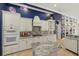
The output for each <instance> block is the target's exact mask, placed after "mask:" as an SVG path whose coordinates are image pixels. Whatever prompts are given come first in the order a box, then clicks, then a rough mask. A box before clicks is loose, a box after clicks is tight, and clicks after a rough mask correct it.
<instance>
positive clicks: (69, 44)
mask: <svg viewBox="0 0 79 59" xmlns="http://www.w3.org/2000/svg"><path fill="white" fill-rule="evenodd" d="M64 46H65V48H67V49H69V50H71V51H73V52H75V53H77V40H72V39H65V40H64Z"/></svg>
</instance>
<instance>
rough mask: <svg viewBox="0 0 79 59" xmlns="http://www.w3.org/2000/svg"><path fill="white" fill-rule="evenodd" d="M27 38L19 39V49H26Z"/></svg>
mask: <svg viewBox="0 0 79 59" xmlns="http://www.w3.org/2000/svg"><path fill="white" fill-rule="evenodd" d="M26 43H27V41H26V39H20V40H19V51H21V50H25V49H26Z"/></svg>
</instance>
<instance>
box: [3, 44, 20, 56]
mask: <svg viewBox="0 0 79 59" xmlns="http://www.w3.org/2000/svg"><path fill="white" fill-rule="evenodd" d="M17 51H19V45H12V46H6V47H3V55H7V54H11V53H14V52H17Z"/></svg>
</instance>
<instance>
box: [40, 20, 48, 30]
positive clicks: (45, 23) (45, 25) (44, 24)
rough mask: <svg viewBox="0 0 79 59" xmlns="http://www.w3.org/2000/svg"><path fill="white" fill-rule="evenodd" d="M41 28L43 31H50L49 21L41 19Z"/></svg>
mask: <svg viewBox="0 0 79 59" xmlns="http://www.w3.org/2000/svg"><path fill="white" fill-rule="evenodd" d="M41 27H42V28H41V30H42V31H48V22H47V21H41Z"/></svg>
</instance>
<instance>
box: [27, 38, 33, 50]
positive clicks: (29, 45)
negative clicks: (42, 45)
mask: <svg viewBox="0 0 79 59" xmlns="http://www.w3.org/2000/svg"><path fill="white" fill-rule="evenodd" d="M31 40H32V38H27V43H26V49H30V48H32V45H31V44H32V41H31Z"/></svg>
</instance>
